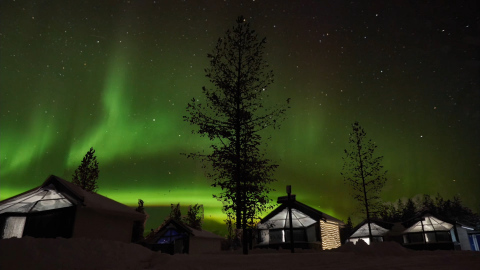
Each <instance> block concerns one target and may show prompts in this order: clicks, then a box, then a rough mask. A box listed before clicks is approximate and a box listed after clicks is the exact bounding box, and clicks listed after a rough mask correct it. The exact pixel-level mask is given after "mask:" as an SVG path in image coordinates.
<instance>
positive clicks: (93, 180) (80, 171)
mask: <svg viewBox="0 0 480 270" xmlns="http://www.w3.org/2000/svg"><path fill="white" fill-rule="evenodd" d="M99 172H100V170H98V162H97V157H96V156H95V150H93V147H91V148H90V150H89V151H88V152H87V154H85V157H84V158H83V160H82V163H81V164H80V166H78V168H77V169H76V170H75V173H74V174H73V178H72V183H73V184H75V185H77V186H79V187H81V188H82V189H84V190H86V191H90V192H97V190H98V184H97V179H98V174H99Z"/></svg>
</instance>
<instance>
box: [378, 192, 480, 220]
mask: <svg viewBox="0 0 480 270" xmlns="http://www.w3.org/2000/svg"><path fill="white" fill-rule="evenodd" d="M423 211H430V212H431V213H432V214H433V215H437V216H439V217H443V218H447V219H450V220H454V221H460V222H465V223H469V224H470V225H480V216H479V215H478V214H476V213H474V212H473V211H472V210H471V209H470V208H468V207H466V206H464V205H463V204H462V201H461V199H460V197H459V196H454V197H453V199H451V200H450V199H444V198H443V197H442V196H441V195H440V194H437V196H436V197H433V198H432V197H431V196H430V195H427V194H424V195H423V196H421V197H418V198H417V199H412V198H409V199H408V200H407V201H406V202H404V201H402V200H401V199H399V200H398V201H397V202H396V203H386V204H384V205H383V207H382V209H381V210H380V212H378V215H377V217H378V218H380V219H382V220H384V221H387V222H399V221H405V220H408V219H411V218H413V217H415V216H416V215H417V214H418V213H421V212H423Z"/></svg>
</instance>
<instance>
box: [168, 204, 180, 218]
mask: <svg viewBox="0 0 480 270" xmlns="http://www.w3.org/2000/svg"><path fill="white" fill-rule="evenodd" d="M170 219H173V220H175V221H179V222H182V212H181V211H180V204H179V203H177V204H176V205H175V204H171V205H170Z"/></svg>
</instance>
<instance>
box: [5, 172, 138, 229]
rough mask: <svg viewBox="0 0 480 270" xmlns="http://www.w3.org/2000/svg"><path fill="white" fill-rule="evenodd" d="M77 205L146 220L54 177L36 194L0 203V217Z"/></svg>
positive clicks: (122, 206)
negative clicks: (7, 214)
mask: <svg viewBox="0 0 480 270" xmlns="http://www.w3.org/2000/svg"><path fill="white" fill-rule="evenodd" d="M72 205H77V206H79V207H87V208H88V209H91V210H94V211H98V212H103V213H109V214H113V215H118V216H123V217H129V218H131V219H134V220H143V219H144V217H145V216H144V215H143V214H141V213H139V212H137V211H135V210H134V209H133V208H131V207H128V206H126V205H124V204H122V203H119V202H117V201H114V200H112V199H109V198H107V197H105V196H102V195H100V194H97V193H93V192H88V191H85V190H83V189H82V188H80V187H78V186H76V185H74V184H73V183H71V182H68V181H66V180H64V179H62V178H60V177H57V176H55V175H51V176H49V177H48V178H47V180H45V182H44V183H43V184H42V185H41V186H39V187H37V188H34V189H32V190H29V191H27V192H24V193H22V194H19V195H17V196H14V197H11V198H9V199H6V200H3V201H1V202H0V214H3V213H9V212H13V213H29V212H33V211H45V210H51V209H57V208H63V207H70V206H72Z"/></svg>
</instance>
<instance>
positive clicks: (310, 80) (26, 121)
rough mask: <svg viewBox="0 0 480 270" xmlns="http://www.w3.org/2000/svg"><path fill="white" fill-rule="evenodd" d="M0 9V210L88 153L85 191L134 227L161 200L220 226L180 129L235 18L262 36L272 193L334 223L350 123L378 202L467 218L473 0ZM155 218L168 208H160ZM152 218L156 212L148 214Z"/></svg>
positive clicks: (474, 124)
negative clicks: (91, 182) (361, 139)
mask: <svg viewBox="0 0 480 270" xmlns="http://www.w3.org/2000/svg"><path fill="white" fill-rule="evenodd" d="M453 2H454V1H383V0H379V1H278V0H277V1H261V0H257V1H161V0H157V1H138V2H137V1H133V0H132V1H63V0H62V1H12V0H2V1H0V117H1V118H0V159H1V163H0V199H5V198H8V197H11V196H14V195H16V194H18V193H21V192H24V191H26V190H28V189H31V188H33V187H36V186H39V185H40V184H41V183H42V182H43V181H44V180H45V179H46V178H47V177H48V176H49V175H50V174H55V175H57V176H60V177H63V178H65V179H67V180H71V175H72V174H73V172H74V170H75V169H76V167H78V165H79V164H80V162H81V159H82V158H83V156H84V155H85V153H86V152H87V151H88V150H89V148H90V147H94V149H95V150H96V156H97V159H98V161H99V168H100V177H99V193H100V194H102V195H105V196H108V197H110V198H112V199H115V200H118V201H120V202H122V203H125V204H128V205H131V206H135V205H136V204H137V200H138V199H140V198H141V199H143V200H144V201H145V205H146V206H147V212H149V214H150V220H149V223H147V229H148V230H149V228H150V227H156V226H158V225H160V223H161V222H162V221H163V219H164V215H165V213H168V211H166V210H165V209H168V208H169V206H170V204H171V203H181V204H182V205H185V206H186V205H189V204H195V203H200V204H203V205H204V206H205V217H206V218H207V221H208V222H209V223H208V222H207V223H208V224H207V226H206V227H207V229H208V228H213V225H212V224H213V221H220V222H221V221H222V220H223V219H224V218H225V216H224V215H223V214H222V213H221V203H219V202H217V201H216V200H215V199H213V198H212V194H213V193H215V192H217V191H219V190H218V189H214V188H212V187H210V182H209V180H207V179H206V178H205V176H204V172H203V170H202V168H201V164H200V163H198V162H197V161H194V160H189V159H187V158H186V157H185V156H182V155H181V154H180V153H190V152H196V151H202V150H207V151H208V145H209V141H208V139H205V138H201V137H200V136H198V135H195V134H192V133H191V130H192V129H194V128H195V127H194V126H190V124H189V123H187V122H184V121H183V119H182V117H183V116H184V115H186V111H185V108H186V106H187V103H188V102H189V101H190V100H191V99H192V98H193V97H195V98H197V99H200V101H201V100H202V98H203V96H202V95H201V88H202V86H209V81H208V79H207V78H206V77H205V72H204V69H205V68H206V67H208V64H209V62H208V58H207V57H206V55H207V53H210V52H211V51H212V50H213V47H214V45H215V44H216V42H217V39H218V38H219V37H221V36H223V34H224V33H225V31H226V30H227V29H229V28H232V27H233V25H234V24H235V20H236V18H237V17H238V16H239V15H243V16H244V17H245V18H246V19H247V22H249V23H250V24H251V27H252V28H253V29H254V30H256V32H257V33H258V34H259V36H260V37H266V38H267V45H266V60H267V61H268V62H269V64H270V67H271V69H273V71H274V75H275V82H274V84H272V85H271V86H270V88H269V89H268V90H267V91H268V92H269V93H270V94H269V95H270V97H269V98H268V100H266V103H267V104H270V105H272V104H275V103H282V104H284V103H285V100H286V99H287V98H291V101H290V105H291V109H290V110H288V111H287V113H286V116H287V119H286V120H285V121H284V122H283V125H282V127H281V129H279V130H278V129H277V130H273V129H271V130H268V132H266V133H265V134H264V136H271V137H272V139H271V140H270V141H269V142H268V147H267V148H266V151H267V153H268V157H269V158H271V159H273V160H274V161H275V163H276V164H278V165H279V168H278V169H277V171H276V173H275V178H276V179H277V180H278V182H277V183H276V184H275V185H274V186H273V187H274V188H275V189H276V190H277V191H276V192H275V193H273V194H272V198H273V199H276V197H277V196H280V195H284V193H285V186H286V185H288V184H291V185H292V190H293V193H295V194H296V195H297V199H298V200H299V201H301V202H303V203H306V204H308V205H310V206H312V207H315V208H317V209H319V210H322V211H324V212H326V213H328V214H330V215H333V216H335V217H337V218H340V219H343V220H346V218H347V217H348V216H349V215H354V214H355V212H358V211H357V210H358V208H356V207H355V205H356V203H355V202H354V201H353V200H352V199H351V197H350V195H349V188H348V186H347V185H345V184H344V183H343V178H342V177H341V175H340V172H341V168H342V165H343V161H342V156H343V149H345V148H347V147H348V134H349V132H350V131H351V124H352V123H353V122H354V121H359V122H360V124H361V125H362V126H363V127H364V129H365V131H366V132H367V137H368V138H371V139H372V140H373V141H375V143H376V144H377V145H378V148H377V154H378V155H383V156H384V162H383V165H384V167H385V169H386V170H388V173H387V178H388V182H387V184H386V186H385V188H384V190H383V192H382V198H383V199H384V200H385V201H396V200H397V199H398V198H402V197H404V198H407V197H412V196H415V195H417V194H423V193H426V194H431V195H436V194H437V193H440V194H441V195H442V196H443V197H444V198H452V197H453V196H454V195H459V196H460V197H461V199H462V200H463V202H464V203H465V205H466V206H468V207H471V208H472V209H473V210H474V211H476V212H478V211H480V199H479V198H480V196H478V194H480V182H479V175H480V154H479V153H480V144H479V142H478V138H480V121H479V120H480V106H479V105H480V86H479V82H480V75H479V74H480V72H479V71H480V61H479V47H480V34H479V33H480V31H479V27H480V23H479V21H480V20H479V15H478V13H477V11H478V4H476V1H475V0H472V1H455V4H454V3H453ZM165 206H167V207H168V208H166V207H165ZM159 209H163V210H159Z"/></svg>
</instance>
